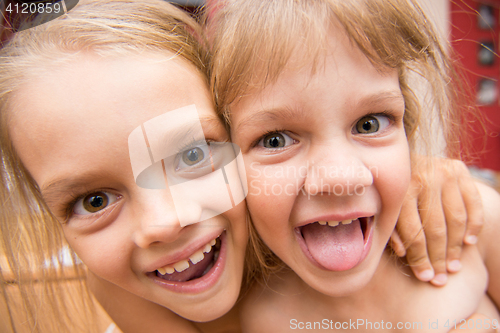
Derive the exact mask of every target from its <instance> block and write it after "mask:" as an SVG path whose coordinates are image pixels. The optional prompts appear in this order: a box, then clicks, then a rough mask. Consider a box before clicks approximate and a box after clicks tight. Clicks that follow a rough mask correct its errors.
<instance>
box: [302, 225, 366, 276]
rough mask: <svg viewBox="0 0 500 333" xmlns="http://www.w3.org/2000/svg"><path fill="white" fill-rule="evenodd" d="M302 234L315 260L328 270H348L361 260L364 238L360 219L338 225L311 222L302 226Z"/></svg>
mask: <svg viewBox="0 0 500 333" xmlns="http://www.w3.org/2000/svg"><path fill="white" fill-rule="evenodd" d="M302 235H303V236H304V240H305V242H306V245H307V248H308V249H309V253H311V255H312V257H313V258H314V260H316V261H317V262H318V263H319V264H320V265H321V266H323V267H325V268H326V269H328V270H331V271H344V270H348V269H351V268H353V267H354V266H356V264H357V263H358V262H359V261H360V260H361V255H362V254H363V248H364V239H363V232H362V231H361V225H360V222H359V220H354V221H352V223H351V224H346V225H343V224H340V225H338V226H336V227H329V226H328V225H324V226H323V225H320V224H319V223H311V224H308V225H306V226H304V227H302Z"/></svg>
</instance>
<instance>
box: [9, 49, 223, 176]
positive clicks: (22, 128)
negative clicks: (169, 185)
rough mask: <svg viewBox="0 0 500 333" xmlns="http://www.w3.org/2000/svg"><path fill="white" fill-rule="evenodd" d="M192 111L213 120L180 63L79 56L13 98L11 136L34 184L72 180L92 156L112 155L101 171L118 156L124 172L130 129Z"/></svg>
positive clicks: (206, 97) (194, 78) (203, 90)
mask: <svg viewBox="0 0 500 333" xmlns="http://www.w3.org/2000/svg"><path fill="white" fill-rule="evenodd" d="M193 104H194V105H195V106H196V107H197V110H198V112H199V113H200V117H207V118H212V119H215V118H216V115H215V112H214V111H213V108H212V104H211V98H210V94H209V92H208V90H207V87H206V83H205V80H204V78H203V77H202V75H201V74H200V73H199V72H198V71H197V70H196V69H195V67H194V66H191V65H190V63H188V62H187V61H185V60H183V59H181V58H179V57H174V56H172V55H170V54H166V55H158V54H141V55H140V57H139V56H132V55H131V56H123V55H122V56H119V57H106V58H101V57H98V56H97V55H94V54H89V53H87V54H79V55H76V56H74V57H72V58H70V59H68V61H66V62H65V63H64V64H62V65H61V66H60V67H59V68H57V69H55V70H52V69H51V70H50V71H49V70H47V71H46V72H45V73H44V75H38V76H37V77H34V78H33V79H32V80H30V82H29V83H27V84H25V85H24V86H22V87H21V88H20V89H19V91H18V92H16V95H15V97H14V99H13V110H12V114H11V121H10V126H9V128H10V132H11V136H12V139H13V142H14V145H15V147H16V150H17V151H18V154H19V155H20V157H21V160H22V161H23V163H25V165H26V167H27V168H28V170H29V171H30V172H31V173H32V175H33V176H34V177H35V180H37V181H38V180H41V179H45V178H46V177H45V176H47V177H48V173H50V169H51V168H49V167H47V166H49V165H51V164H54V165H56V164H57V165H58V170H62V169H65V168H67V169H68V170H66V171H68V172H69V171H70V170H69V169H71V168H74V167H75V165H74V163H70V162H71V161H80V162H81V163H82V164H81V165H86V164H89V162H85V159H84V157H85V156H86V157H87V159H88V157H89V156H93V154H95V153H96V151H108V152H109V154H108V155H106V156H102V159H103V163H104V160H107V162H111V163H116V158H117V156H116V155H120V156H121V155H123V161H121V162H123V163H126V164H125V165H129V164H130V162H129V161H127V160H126V157H127V155H128V153H127V152H128V146H127V139H128V136H129V134H130V132H131V131H132V130H133V129H134V128H136V127H137V126H139V125H141V124H142V123H143V122H145V121H147V120H149V119H152V118H154V117H156V116H158V115H161V114H164V113H166V112H168V111H171V110H175V109H178V108H181V107H184V106H187V105H193ZM122 152H125V153H126V154H121V153H122ZM44 156H45V157H44ZM94 156H95V155H94ZM35 162H36V167H35ZM37 178H38V179H37ZM39 185H40V184H39Z"/></svg>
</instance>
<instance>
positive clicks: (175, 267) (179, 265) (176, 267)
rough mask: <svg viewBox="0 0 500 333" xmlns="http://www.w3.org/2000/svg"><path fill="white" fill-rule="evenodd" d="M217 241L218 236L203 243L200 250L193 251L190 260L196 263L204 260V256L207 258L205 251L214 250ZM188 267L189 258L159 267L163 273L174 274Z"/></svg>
mask: <svg viewBox="0 0 500 333" xmlns="http://www.w3.org/2000/svg"><path fill="white" fill-rule="evenodd" d="M216 242H217V239H216V238H215V239H212V240H211V241H210V242H208V243H207V244H205V245H203V246H202V247H201V248H200V249H199V250H198V251H196V252H195V253H193V254H192V255H191V256H190V257H189V260H191V262H192V263H193V265H196V264H197V263H199V262H200V261H202V260H203V258H205V253H210V251H212V246H214V245H215V243H216ZM188 268H189V262H188V259H182V260H179V261H178V262H176V263H173V264H170V265H168V266H165V267H160V268H158V272H159V273H160V274H161V275H165V274H172V273H174V272H175V271H177V272H179V273H180V272H183V271H185V270H186V269H188Z"/></svg>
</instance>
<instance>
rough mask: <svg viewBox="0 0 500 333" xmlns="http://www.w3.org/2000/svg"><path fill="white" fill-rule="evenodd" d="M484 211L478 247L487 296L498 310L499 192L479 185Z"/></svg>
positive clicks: (499, 266) (499, 265) (499, 283)
mask: <svg viewBox="0 0 500 333" xmlns="http://www.w3.org/2000/svg"><path fill="white" fill-rule="evenodd" d="M479 190H480V194H481V199H482V200H483V205H484V211H485V223H484V228H483V231H482V232H481V234H480V236H479V241H478V248H479V251H480V252H481V255H482V257H483V259H484V263H485V265H486V268H487V269H488V276H489V282H488V291H487V292H488V296H489V297H490V298H491V299H492V301H493V303H495V305H496V307H497V309H498V310H500V260H499V256H500V194H499V193H498V192H497V191H495V190H494V189H492V188H490V187H488V186H486V185H482V184H481V185H480V186H479Z"/></svg>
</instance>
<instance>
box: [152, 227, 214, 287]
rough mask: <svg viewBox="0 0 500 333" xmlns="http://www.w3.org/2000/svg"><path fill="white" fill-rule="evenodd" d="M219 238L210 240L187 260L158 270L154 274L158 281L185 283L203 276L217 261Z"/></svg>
mask: <svg viewBox="0 0 500 333" xmlns="http://www.w3.org/2000/svg"><path fill="white" fill-rule="evenodd" d="M220 249H221V236H219V237H217V238H215V239H213V240H211V241H210V242H208V243H207V244H205V245H204V246H202V247H201V248H200V249H198V250H197V251H196V252H194V253H193V254H192V255H191V256H189V258H186V259H183V260H180V261H178V262H176V263H173V264H170V265H168V266H165V267H160V268H158V269H157V270H156V271H155V273H156V276H157V277H159V278H160V279H163V280H166V281H175V282H187V281H191V280H195V279H199V278H201V277H203V276H205V275H206V274H207V273H208V272H209V271H210V269H211V268H212V267H213V266H214V265H215V263H216V262H217V260H218V259H219V255H220Z"/></svg>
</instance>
